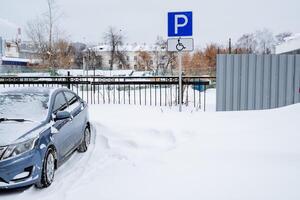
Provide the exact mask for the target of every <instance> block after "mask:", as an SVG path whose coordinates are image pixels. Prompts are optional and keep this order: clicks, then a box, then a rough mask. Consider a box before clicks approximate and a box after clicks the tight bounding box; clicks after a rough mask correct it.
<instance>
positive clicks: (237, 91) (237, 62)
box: [233, 55, 241, 110]
mask: <svg viewBox="0 0 300 200" xmlns="http://www.w3.org/2000/svg"><path fill="white" fill-rule="evenodd" d="M233 59H234V60H233V61H234V65H233V68H234V69H233V74H234V75H233V110H239V109H240V97H241V57H240V56H237V55H234V58H233Z"/></svg>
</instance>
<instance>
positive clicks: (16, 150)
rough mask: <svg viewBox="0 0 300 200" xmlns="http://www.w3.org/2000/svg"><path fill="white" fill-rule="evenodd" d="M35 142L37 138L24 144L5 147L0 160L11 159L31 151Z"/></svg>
mask: <svg viewBox="0 0 300 200" xmlns="http://www.w3.org/2000/svg"><path fill="white" fill-rule="evenodd" d="M36 141H37V138H33V139H30V140H27V141H25V142H21V143H18V144H13V145H10V146H8V147H7V149H6V150H5V152H4V154H3V156H2V158H1V160H4V159H7V158H12V157H15V156H17V155H20V154H23V153H26V152H28V151H30V150H32V149H33V148H34V147H35V143H36Z"/></svg>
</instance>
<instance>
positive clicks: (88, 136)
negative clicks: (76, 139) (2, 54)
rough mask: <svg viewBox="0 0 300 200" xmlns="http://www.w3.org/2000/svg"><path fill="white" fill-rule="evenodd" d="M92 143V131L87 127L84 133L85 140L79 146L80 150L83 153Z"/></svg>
mask: <svg viewBox="0 0 300 200" xmlns="http://www.w3.org/2000/svg"><path fill="white" fill-rule="evenodd" d="M90 143H91V131H90V129H89V128H88V127H86V128H85V130H84V134H83V140H82V142H81V144H80V145H79V147H78V152H81V153H83V152H86V151H87V150H88V147H89V145H90Z"/></svg>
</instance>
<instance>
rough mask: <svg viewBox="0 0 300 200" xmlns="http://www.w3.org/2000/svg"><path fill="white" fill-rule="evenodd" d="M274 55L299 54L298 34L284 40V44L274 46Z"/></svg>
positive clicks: (299, 35)
mask: <svg viewBox="0 0 300 200" xmlns="http://www.w3.org/2000/svg"><path fill="white" fill-rule="evenodd" d="M275 52H276V54H300V33H298V34H295V35H294V36H291V37H288V38H286V39H285V42H284V43H282V44H279V45H277V46H276V49H275Z"/></svg>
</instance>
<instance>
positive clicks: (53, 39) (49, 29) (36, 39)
mask: <svg viewBox="0 0 300 200" xmlns="http://www.w3.org/2000/svg"><path fill="white" fill-rule="evenodd" d="M46 3H47V11H46V12H45V13H44V14H42V15H41V16H38V17H37V18H36V19H34V20H31V21H29V22H28V23H27V28H26V33H27V35H28V37H29V38H30V39H31V40H32V41H33V43H34V44H35V46H36V47H37V49H38V51H39V52H40V57H41V58H42V59H43V61H44V59H45V58H47V60H48V63H47V64H48V66H50V67H53V66H54V64H55V63H54V61H53V60H54V59H55V57H54V54H55V53H56V50H55V49H54V46H56V47H57V46H58V45H57V44H55V43H59V42H61V41H62V40H65V39H62V36H61V35H62V34H61V32H59V29H58V19H59V18H60V17H61V13H60V12H59V9H58V6H57V4H56V2H55V0H46Z"/></svg>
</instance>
